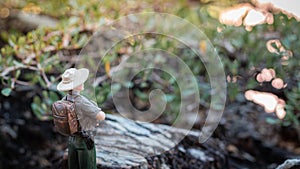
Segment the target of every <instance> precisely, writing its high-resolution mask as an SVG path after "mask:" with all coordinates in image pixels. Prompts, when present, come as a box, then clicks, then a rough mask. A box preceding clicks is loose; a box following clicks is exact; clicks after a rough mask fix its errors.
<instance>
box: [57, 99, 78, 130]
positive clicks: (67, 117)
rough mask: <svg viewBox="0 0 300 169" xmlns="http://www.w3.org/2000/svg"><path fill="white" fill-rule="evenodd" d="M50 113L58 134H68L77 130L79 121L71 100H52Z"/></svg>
mask: <svg viewBox="0 0 300 169" xmlns="http://www.w3.org/2000/svg"><path fill="white" fill-rule="evenodd" d="M52 115H53V121H54V125H55V128H56V130H57V131H58V132H59V133H60V134H62V135H65V136H70V135H73V134H74V133H76V132H78V131H79V122H78V119H77V115H76V112H75V103H74V102H73V101H70V100H59V101H56V102H54V103H53V104H52Z"/></svg>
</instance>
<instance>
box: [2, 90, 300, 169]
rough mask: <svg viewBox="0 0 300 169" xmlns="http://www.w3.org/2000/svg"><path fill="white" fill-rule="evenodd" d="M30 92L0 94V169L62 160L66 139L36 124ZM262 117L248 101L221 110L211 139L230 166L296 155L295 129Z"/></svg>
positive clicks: (36, 168)
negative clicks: (221, 148)
mask: <svg viewBox="0 0 300 169" xmlns="http://www.w3.org/2000/svg"><path fill="white" fill-rule="evenodd" d="M31 94H32V93H28V92H23V93H22V92H15V93H12V96H10V97H3V96H1V105H0V110H1V113H0V130H1V133H0V144H1V145H2V146H1V147H0V157H1V158H0V169H1V168H5V169H17V168H18V169H22V168H24V169H25V168H32V169H46V168H56V166H57V164H58V163H59V162H60V161H61V159H62V157H63V154H64V150H65V148H66V147H67V138H66V137H64V136H61V135H59V134H58V133H56V132H55V131H54V128H53V124H52V121H40V120H38V119H37V118H36V117H35V116H34V114H32V113H31V111H30V99H28V98H30V95H31ZM266 117H273V115H272V114H267V113H264V112H263V110H262V108H260V107H259V106H257V105H255V104H253V103H251V102H246V101H243V100H242V101H240V102H235V103H231V104H228V105H227V106H226V108H225V111H224V114H223V117H222V120H221V122H220V124H219V126H218V128H217V130H216V131H215V133H214V134H213V137H214V138H216V139H219V140H220V141H222V142H223V143H224V144H225V145H226V150H227V156H228V159H229V165H230V168H232V169H235V168H236V169H240V168H251V169H255V168H257V169H259V168H262V169H263V168H264V169H269V168H270V169H271V168H275V167H276V166H278V164H281V163H283V162H284V161H285V160H286V159H289V158H297V157H298V158H299V157H300V145H299V143H300V141H299V139H298V138H299V137H298V134H297V131H296V130H295V129H294V128H292V127H282V126H279V125H274V124H270V123H267V122H266ZM162 120H163V119H162ZM200 126H201V124H199V123H198V124H196V125H195V129H200V128H199V127H200Z"/></svg>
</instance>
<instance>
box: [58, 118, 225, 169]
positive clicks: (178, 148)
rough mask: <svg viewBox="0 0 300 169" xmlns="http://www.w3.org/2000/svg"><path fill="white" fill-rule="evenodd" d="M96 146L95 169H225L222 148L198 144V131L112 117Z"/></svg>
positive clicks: (99, 131)
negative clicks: (96, 168)
mask: <svg viewBox="0 0 300 169" xmlns="http://www.w3.org/2000/svg"><path fill="white" fill-rule="evenodd" d="M185 135H186V136H185ZM95 144H96V149H97V167H98V168H107V169H112V168H141V169H143V168H145V169H146V168H163V169H168V168H189V169H192V168H195V169H205V168H210V169H214V168H222V169H226V168H228V164H227V156H226V155H225V154H226V153H225V151H224V149H225V148H224V146H223V144H222V143H221V142H219V141H218V140H214V139H209V140H208V141H207V142H206V143H204V144H200V143H199V142H198V132H197V131H187V130H184V129H177V128H174V127H170V126H166V125H159V124H151V123H144V122H134V121H132V120H129V119H126V118H123V117H118V116H114V115H107V118H106V120H105V121H104V122H102V123H101V124H100V126H99V127H98V128H97V131H96V136H95ZM64 159H65V160H64V161H63V163H62V164H66V158H64ZM65 167H66V166H64V167H62V168H65Z"/></svg>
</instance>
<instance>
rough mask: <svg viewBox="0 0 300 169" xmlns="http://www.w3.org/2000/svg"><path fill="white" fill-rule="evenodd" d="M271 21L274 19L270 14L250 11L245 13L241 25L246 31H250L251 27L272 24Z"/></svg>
mask: <svg viewBox="0 0 300 169" xmlns="http://www.w3.org/2000/svg"><path fill="white" fill-rule="evenodd" d="M273 21H274V19H273V15H272V14H270V13H268V12H262V11H258V10H255V9H251V10H250V11H249V12H248V13H247V15H246V17H245V19H244V22H243V23H244V25H245V26H246V28H247V30H251V29H252V27H253V26H256V25H260V24H264V23H268V24H272V23H273Z"/></svg>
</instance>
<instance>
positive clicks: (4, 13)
mask: <svg viewBox="0 0 300 169" xmlns="http://www.w3.org/2000/svg"><path fill="white" fill-rule="evenodd" d="M9 14H10V12H9V9H8V8H1V9H0V18H7V17H8V16H9Z"/></svg>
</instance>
